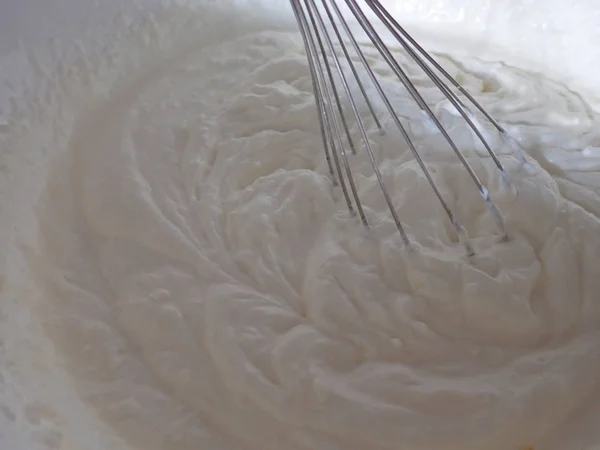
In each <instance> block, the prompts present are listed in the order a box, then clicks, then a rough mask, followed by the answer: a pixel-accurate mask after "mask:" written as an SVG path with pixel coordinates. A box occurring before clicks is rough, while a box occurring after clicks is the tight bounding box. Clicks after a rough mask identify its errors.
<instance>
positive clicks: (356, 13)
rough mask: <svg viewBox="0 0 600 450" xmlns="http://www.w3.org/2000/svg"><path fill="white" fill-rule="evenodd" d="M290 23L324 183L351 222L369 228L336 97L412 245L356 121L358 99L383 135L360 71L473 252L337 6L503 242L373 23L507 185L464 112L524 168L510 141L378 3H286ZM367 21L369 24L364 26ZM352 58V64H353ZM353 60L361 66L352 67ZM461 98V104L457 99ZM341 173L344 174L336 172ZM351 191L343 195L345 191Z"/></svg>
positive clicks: (500, 221)
mask: <svg viewBox="0 0 600 450" xmlns="http://www.w3.org/2000/svg"><path fill="white" fill-rule="evenodd" d="M290 4H291V6H292V8H293V11H294V14H295V16H296V21H297V23H298V27H299V30H300V34H301V35H302V39H303V41H304V46H305V49H306V55H307V59H308V65H309V68H310V75H311V79H312V83H313V90H314V94H315V101H316V104H317V112H318V117H319V123H320V126H321V135H322V140H323V147H324V149H325V158H326V160H327V164H328V168H329V172H330V176H331V178H332V180H333V183H334V184H335V185H338V184H339V185H340V187H341V190H342V192H343V195H344V199H345V201H346V204H347V206H348V210H349V211H350V214H351V215H355V214H356V213H358V215H359V217H360V220H361V221H362V223H363V224H364V225H365V226H368V220H367V217H366V214H365V211H364V208H363V205H362V202H361V199H360V197H359V195H358V190H357V187H356V182H355V179H354V176H353V173H352V169H351V166H350V162H349V156H348V152H347V150H350V153H352V154H356V153H357V145H356V143H355V141H354V139H353V137H352V135H351V132H350V125H349V117H348V116H350V114H348V112H347V111H346V110H345V108H344V103H343V100H342V98H343V97H342V95H343V96H344V97H345V99H346V100H347V102H348V104H349V106H350V112H351V116H353V118H354V120H355V122H356V124H357V126H358V131H359V134H360V137H361V140H362V142H363V145H364V148H365V150H366V152H367V155H368V157H369V160H370V163H371V165H372V167H373V171H374V173H375V176H376V177H377V181H378V183H379V186H380V187H381V191H382V193H383V196H384V198H385V202H386V203H387V206H388V208H389V210H390V213H391V216H392V218H393V220H394V222H395V224H396V227H397V229H398V232H399V233H400V236H401V237H402V240H403V242H404V244H405V245H406V246H407V247H409V248H411V241H410V239H409V237H408V235H407V233H406V230H405V228H404V226H403V225H402V221H401V219H400V217H399V215H398V212H397V210H396V208H395V207H394V204H393V202H392V196H391V195H390V192H389V190H388V188H387V187H386V184H385V182H384V180H383V176H382V174H381V171H380V169H379V166H378V163H377V160H376V157H375V152H374V150H373V146H372V143H371V141H370V138H369V136H368V133H367V127H366V125H365V120H364V119H363V118H362V117H361V114H360V113H359V107H358V99H357V96H360V97H362V99H363V100H364V102H365V103H366V106H367V108H368V110H369V113H370V116H371V117H372V119H373V121H374V123H375V125H376V127H377V128H378V129H379V131H380V132H381V133H382V134H383V133H384V129H383V127H382V125H381V122H380V120H379V118H378V117H377V114H376V111H375V108H374V106H373V102H372V99H371V98H369V94H368V92H367V89H366V87H365V85H364V84H363V81H362V80H361V77H360V76H359V69H358V68H357V66H362V70H364V72H365V73H366V75H367V77H368V79H369V81H370V83H371V84H372V85H373V87H374V88H375V90H376V92H377V95H378V96H379V97H380V100H381V101H382V103H383V105H384V106H385V109H386V110H387V112H388V113H389V114H390V117H391V118H392V121H393V123H394V125H395V126H396V127H397V128H398V130H399V131H400V133H401V135H402V137H403V139H404V140H405V141H406V144H407V145H408V147H409V149H410V151H411V153H412V155H413V157H414V158H415V160H416V162H417V163H418V165H419V167H420V168H421V170H422V171H423V173H424V174H425V177H426V179H427V181H428V183H429V184H430V186H431V188H432V190H433V193H434V194H435V196H436V197H437V199H438V200H439V202H440V204H441V206H442V207H443V209H444V211H445V213H446V215H447V216H448V218H449V220H450V222H451V223H452V225H453V226H454V228H455V230H456V232H457V235H458V237H459V240H460V241H461V242H462V243H463V245H464V246H465V250H466V252H467V255H468V256H473V255H474V254H475V251H474V249H473V246H472V245H471V243H470V242H469V240H468V238H467V233H466V230H465V228H464V227H463V226H462V224H461V222H460V221H459V219H458V217H457V216H456V214H455V213H454V212H453V211H452V209H451V208H450V206H449V204H448V202H447V201H446V200H445V199H444V196H443V195H442V192H441V190H440V188H439V187H438V185H437V184H436V182H435V180H434V178H433V176H432V173H431V171H430V170H429V169H428V167H427V165H426V164H425V162H424V160H423V158H422V157H421V155H420V154H419V151H418V150H417V147H416V145H415V144H414V142H413V140H412V138H411V137H410V135H409V133H408V131H407V129H406V127H405V126H404V125H403V124H402V122H401V120H400V116H399V114H398V113H397V112H396V110H395V109H394V106H393V104H392V102H391V100H390V98H389V96H388V95H387V94H386V92H385V90H384V89H383V87H382V85H381V83H380V81H379V80H378V77H377V75H376V73H375V71H374V70H373V68H372V67H371V64H370V63H369V61H368V59H367V57H366V56H365V53H364V52H363V50H362V48H361V43H360V42H359V40H358V39H357V38H356V36H355V34H354V32H353V31H352V27H351V26H350V23H349V21H348V18H347V17H346V16H345V15H344V13H343V11H342V9H341V8H340V5H343V6H346V7H347V9H348V10H349V11H350V13H351V17H353V18H354V19H355V20H356V22H357V23H358V24H359V25H360V27H361V28H362V30H363V31H364V33H365V35H366V36H367V38H368V39H369V41H370V42H371V44H372V45H373V47H374V48H375V49H376V50H377V51H378V53H379V54H380V55H381V57H382V58H383V60H384V61H385V62H386V63H387V64H388V66H389V68H390V69H391V70H392V72H393V73H394V74H395V76H396V77H397V78H398V79H399V80H400V82H401V83H402V85H403V86H404V87H405V88H406V90H407V92H408V93H409V95H410V97H411V98H412V99H413V100H414V101H415V102H416V103H417V105H418V106H419V107H420V109H421V110H422V112H423V113H424V114H425V116H426V117H427V118H428V119H429V121H430V122H431V123H432V124H433V126H434V127H435V128H436V129H437V131H439V133H440V134H441V135H442V136H443V138H444V140H445V141H446V142H447V143H448V145H449V146H450V148H451V149H452V151H453V152H454V153H455V155H456V157H457V158H458V160H459V161H460V163H461V164H462V166H463V167H464V168H465V171H466V173H467V175H468V176H469V178H470V179H471V180H472V182H473V184H474V186H475V188H476V189H477V190H478V191H479V193H480V195H481V197H482V199H483V201H484V202H485V204H486V205H487V208H488V209H489V211H490V213H491V215H492V217H493V218H494V221H495V224H496V227H497V229H498V232H499V235H500V240H502V241H505V240H508V233H507V230H506V226H505V223H504V218H503V216H502V213H501V212H500V210H499V208H498V207H497V206H496V204H495V203H494V202H493V200H492V199H491V197H490V194H489V192H488V190H487V188H486V187H485V186H484V184H483V183H482V182H481V180H480V179H479V177H478V176H477V174H476V173H475V171H474V170H473V167H472V166H471V165H470V163H469V161H468V160H467V158H466V157H465V156H464V154H463V152H462V151H461V150H460V148H459V146H458V145H457V144H456V143H455V142H454V140H453V139H452V138H451V137H450V134H449V133H448V131H447V130H446V128H445V127H444V126H443V125H442V123H441V122H440V120H439V119H438V117H437V116H436V115H435V114H434V112H433V111H432V109H431V107H430V106H429V105H428V104H427V102H426V101H425V99H424V98H423V96H422V95H421V94H420V93H419V90H418V89H417V87H416V86H415V84H414V83H413V82H412V81H411V80H410V78H409V76H408V74H407V72H406V71H405V70H404V69H403V68H402V66H401V65H400V63H399V62H398V61H397V59H396V58H395V57H394V54H393V53H392V51H391V50H390V48H389V47H388V45H387V44H386V43H385V42H384V40H383V39H382V37H381V36H380V34H379V33H378V32H377V28H376V26H377V25H378V24H376V23H374V19H375V20H377V21H379V22H380V23H381V24H383V25H384V27H385V29H387V30H388V32H389V33H390V34H391V36H393V38H394V39H395V40H396V41H397V42H398V43H399V44H400V46H401V47H402V48H403V49H404V51H405V52H406V54H407V55H408V56H409V57H410V58H411V59H412V60H414V61H415V63H416V64H417V65H418V66H419V67H420V68H421V69H422V70H423V72H424V73H425V74H426V75H427V77H428V78H429V79H430V80H431V81H432V82H433V84H434V86H435V87H436V88H437V89H439V91H440V92H441V93H442V94H443V95H444V96H445V97H446V98H447V99H448V101H449V102H450V104H451V105H452V106H453V107H454V108H455V109H456V111H458V113H459V115H460V116H461V117H462V119H464V121H465V123H466V124H467V125H468V127H469V128H470V129H471V130H472V132H473V134H474V135H475V136H476V138H477V139H478V140H479V141H480V142H481V144H482V145H483V147H484V148H485V150H486V152H487V153H488V154H489V156H490V157H491V159H492V161H493V163H494V165H495V167H496V168H497V170H499V171H500V174H501V176H502V179H503V181H504V182H505V183H506V184H507V185H509V184H510V181H509V178H508V175H507V172H506V170H505V168H504V166H503V165H502V162H501V161H500V159H499V158H498V156H497V154H496V152H495V151H494V149H493V148H492V146H491V144H490V143H489V142H488V140H487V139H486V137H485V131H484V128H483V126H482V125H481V122H480V121H479V119H478V117H477V115H476V113H475V112H474V111H473V110H472V109H470V108H469V106H467V104H470V105H471V106H472V107H474V108H475V110H476V111H477V112H478V113H479V114H481V115H482V116H483V118H485V120H487V121H488V122H489V123H490V124H491V125H492V126H493V128H495V129H496V131H497V132H498V133H499V134H500V137H501V139H502V142H503V143H505V144H507V145H508V146H509V147H510V148H511V149H512V151H513V153H514V155H515V156H516V157H517V159H519V160H520V161H521V162H522V163H523V164H526V163H527V161H526V159H525V156H524V152H523V151H522V150H521V148H520V146H519V144H518V143H517V142H516V141H515V140H514V139H513V138H512V137H511V136H510V135H509V134H508V132H507V131H506V130H505V129H504V128H503V127H502V126H501V125H500V124H499V123H498V122H497V121H496V120H495V119H494V118H493V117H492V116H491V115H490V114H489V113H488V112H487V111H486V110H485V109H484V108H483V107H482V106H481V104H480V103H478V102H477V101H476V100H475V98H474V97H473V96H472V95H471V94H470V93H469V92H468V91H467V90H466V89H465V88H464V87H462V86H461V85H460V84H459V83H458V82H457V81H456V80H455V79H454V78H453V77H452V76H451V75H450V74H449V73H448V72H447V71H446V70H445V69H444V68H443V67H442V66H441V65H440V64H439V63H438V62H436V61H435V59H434V58H433V57H432V56H431V55H430V54H429V53H427V51H425V49H424V48H423V47H422V46H421V45H419V43H418V42H417V41H416V40H415V39H414V38H413V37H412V36H411V35H410V34H409V33H408V32H407V31H406V30H405V29H404V28H403V27H402V26H401V25H400V24H399V23H398V22H397V21H396V19H395V18H394V17H393V16H392V14H391V13H390V12H389V11H388V10H386V8H385V7H384V6H383V5H382V4H381V2H380V1H379V0H361V1H359V0H290ZM369 15H370V16H371V17H372V18H369ZM353 55H354V58H353ZM356 59H358V62H359V64H357V63H356V62H355V60H356ZM352 83H355V84H356V85H357V86H358V91H356V90H353V89H352V88H351V86H352ZM459 94H460V95H462V96H463V98H461V97H460V95H459ZM342 166H343V167H342ZM348 187H349V189H348Z"/></svg>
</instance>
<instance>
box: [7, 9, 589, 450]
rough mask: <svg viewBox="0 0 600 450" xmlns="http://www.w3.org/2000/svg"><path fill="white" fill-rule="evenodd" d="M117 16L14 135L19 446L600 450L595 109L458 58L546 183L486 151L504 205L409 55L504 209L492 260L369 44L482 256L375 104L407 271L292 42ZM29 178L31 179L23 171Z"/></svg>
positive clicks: (458, 66)
mask: <svg viewBox="0 0 600 450" xmlns="http://www.w3.org/2000/svg"><path fill="white" fill-rule="evenodd" d="M256 14H257V16H260V11H257V12H256ZM124 22H125V25H126V27H124V29H127V30H128V31H127V33H126V34H124V35H123V37H122V38H120V41H119V46H118V47H115V48H112V47H109V48H104V49H103V50H102V52H101V53H100V56H97V57H92V56H90V55H87V54H83V53H82V54H79V55H76V56H75V57H74V59H72V60H71V61H74V62H72V63H70V64H69V65H68V66H64V67H62V72H61V68H58V69H57V71H56V72H55V71H51V72H48V70H49V69H45V68H44V67H41V68H40V69H39V71H38V73H37V76H38V79H39V80H40V85H41V86H43V88H41V89H40V92H38V93H37V95H36V94H34V93H29V94H26V95H29V97H27V99H28V101H29V103H24V104H23V105H24V106H23V105H21V106H19V105H18V104H16V103H15V104H14V108H13V110H12V112H11V115H10V117H9V120H8V121H7V123H6V124H5V125H1V124H0V143H1V144H2V151H3V155H2V161H3V166H2V167H3V168H4V174H5V176H6V180H4V181H3V185H2V186H4V187H3V189H5V190H7V189H11V190H12V191H11V192H12V193H13V194H12V200H11V201H8V200H7V201H4V199H5V198H8V197H2V198H3V203H2V204H1V205H0V214H1V215H2V216H3V217H5V218H6V217H14V218H17V217H19V218H20V221H18V222H17V221H13V222H12V227H11V228H10V229H9V228H5V229H4V230H6V231H3V233H4V234H3V236H2V237H3V242H5V243H6V248H7V251H6V256H5V255H3V263H4V265H3V267H4V269H3V273H2V274H3V277H2V280H0V282H1V283H2V284H1V285H0V288H3V290H2V291H0V296H1V299H2V304H3V306H2V312H3V316H2V319H1V320H2V342H3V343H4V344H3V347H2V360H3V361H4V362H5V364H4V367H3V368H2V369H1V372H0V373H1V375H2V377H3V380H4V384H5V385H6V386H7V387H8V389H7V390H6V391H5V393H0V396H1V397H0V401H1V404H0V417H1V418H2V420H3V421H4V422H0V423H6V424H9V425H10V429H11V430H14V432H13V431H11V432H10V433H8V432H7V435H6V436H7V437H6V439H7V442H9V441H8V439H15V441H14V442H13V441H11V442H12V444H11V445H12V447H10V448H15V449H20V448H23V449H24V448H28V449H29V448H31V449H33V448H36V447H35V446H38V447H39V448H50V449H95V448H98V449H109V448H110V449H144V450H163V449H165V450H166V449H169V450H187V449H190V450H191V449H206V450H220V449H227V450H254V449H257V450H264V449H274V450H279V449H282V450H283V449H285V450H309V449H310V450H312V449H314V450H334V449H335V450H338V449H339V450H342V449H343V450H363V449H365V450H388V449H389V450H392V449H393V450H415V449H419V450H458V449H461V450H512V449H515V450H517V449H521V448H529V447H528V446H535V447H536V448H540V449H550V448H556V449H557V450H563V449H565V450H566V449H569V450H571V449H581V450H591V449H592V448H593V447H594V445H595V444H598V443H600V432H598V431H597V430H596V429H594V427H593V426H589V423H594V420H597V418H596V419H594V417H595V416H593V414H594V412H593V411H592V409H593V408H594V404H595V402H597V401H596V400H593V399H594V396H595V395H597V394H596V393H597V392H598V388H599V381H598V380H600V239H599V238H598V236H600V176H599V172H598V170H599V169H600V136H598V133H597V131H595V130H597V128H598V125H599V123H598V116H597V114H596V113H595V112H594V110H593V108H592V107H590V106H589V104H588V103H587V102H586V101H585V100H584V98H583V97H582V96H580V95H579V94H578V93H576V92H574V91H572V90H570V89H569V88H567V87H565V86H564V85H563V84H561V83H559V82H555V81H551V79H549V78H545V77H542V76H540V75H539V74H536V73H534V72H530V71H527V70H523V69H518V68H516V67H512V66H511V65H510V64H508V63H503V62H492V61H490V60H489V59H486V60H484V59H479V58H474V57H470V58H465V57H464V56H460V55H459V54H457V53H453V52H452V46H449V47H448V48H446V49H444V48H442V47H441V46H439V41H438V56H439V60H440V61H441V62H442V63H443V65H444V66H445V67H446V68H447V69H448V70H449V71H450V72H451V73H452V74H453V75H455V76H456V77H457V78H458V79H459V81H460V82H461V83H463V84H464V85H465V86H466V87H467V88H468V89H469V90H470V91H471V92H472V93H473V94H474V95H475V96H476V97H477V99H478V100H479V101H481V103H482V104H483V105H484V106H485V107H486V108H487V109H488V111H489V112H490V113H492V115H494V116H495V117H496V118H497V119H498V120H500V121H501V122H502V123H503V124H506V127H507V128H508V129H509V131H510V132H511V133H512V134H513V136H515V137H516V138H517V139H518V140H519V141H520V142H521V144H522V146H523V147H524V148H525V149H526V150H527V151H528V152H529V153H530V155H531V156H532V164H531V167H530V168H529V169H527V170H526V169H525V168H523V167H521V166H520V165H519V164H518V162H517V161H516V159H515V158H514V157H513V155H512V153H511V151H510V148H509V147H508V146H507V145H506V143H504V142H502V141H501V140H500V139H499V138H494V139H492V144H493V146H494V148H495V149H496V150H498V152H499V154H501V160H502V162H503V164H505V165H506V167H507V168H508V169H509V173H510V177H511V180H512V183H513V188H514V189H513V190H506V189H505V188H503V185H502V183H501V181H500V177H499V175H498V173H497V172H496V171H495V170H494V166H493V164H492V163H491V161H490V160H489V157H486V156H485V153H484V151H483V149H482V148H480V147H481V145H478V144H477V143H476V141H475V140H474V138H473V136H472V134H471V132H470V131H469V130H468V128H467V126H466V125H465V124H464V122H463V121H462V120H460V118H457V117H456V116H455V114H453V113H452V111H451V109H450V108H448V105H447V101H444V97H443V96H442V95H441V94H440V93H439V91H437V90H436V89H435V88H434V87H433V85H432V84H431V83H430V82H429V81H428V80H427V79H426V77H425V76H424V75H422V74H420V73H419V71H418V68H417V67H416V65H415V64H414V63H411V62H410V61H409V60H408V59H407V57H406V56H405V55H404V54H403V53H402V52H401V51H399V50H398V51H397V56H398V58H399V60H400V61H402V62H403V64H406V67H407V68H408V71H409V73H411V74H414V80H415V81H416V82H417V84H418V85H419V88H420V90H421V92H423V93H424V94H425V96H426V98H427V100H428V102H429V103H430V104H431V105H432V106H433V107H434V108H435V110H436V111H438V112H439V115H440V117H441V119H442V121H443V123H444V124H445V125H447V126H448V129H449V130H450V131H451V133H452V136H453V137H455V139H456V141H457V143H459V144H460V146H461V148H462V149H464V150H465V153H466V154H467V155H468V157H469V161H470V162H472V164H473V165H474V167H475V169H476V171H477V173H478V174H479V175H480V176H481V178H482V179H483V180H484V182H485V183H486V185H487V186H488V188H489V189H490V192H491V194H492V198H493V199H494V200H495V201H496V203H497V204H498V206H499V207H500V209H501V210H502V212H503V215H504V217H505V219H506V222H507V226H508V230H509V233H510V236H511V240H510V242H508V243H499V242H498V240H497V236H496V235H495V229H494V222H493V220H492V219H491V217H490V215H489V212H488V210H487V209H486V207H485V203H484V202H483V201H482V200H481V198H480V196H479V194H478V192H477V190H476V189H475V187H474V186H473V184H472V181H471V180H470V179H469V178H468V176H467V174H466V172H465V170H464V168H463V167H462V166H460V164H459V163H458V161H457V159H456V157H455V156H454V154H453V153H452V151H451V149H449V147H448V146H447V145H446V144H445V143H444V141H443V139H442V138H441V137H440V136H439V135H438V134H437V133H436V132H435V131H434V130H433V129H432V128H431V127H430V126H429V124H428V123H427V122H426V121H425V120H424V119H423V117H422V115H421V113H420V111H419V109H418V108H417V107H416V105H415V104H414V102H412V101H410V100H409V97H408V94H407V93H406V92H405V91H404V89H403V88H402V85H401V84H400V82H399V81H397V80H396V79H395V78H394V77H393V76H392V73H391V72H390V70H389V69H388V68H387V67H386V65H385V63H384V62H383V61H381V60H379V59H378V57H377V54H376V52H375V51H374V50H373V49H369V50H368V52H369V56H370V58H372V60H373V61H374V65H375V67H376V70H377V72H378V74H379V75H380V76H381V79H382V82H383V85H384V87H385V89H386V90H387V91H388V92H389V93H390V95H391V97H392V99H393V102H394V104H395V105H398V110H399V112H400V113H401V115H402V117H403V120H404V121H405V123H407V124H409V125H408V126H409V128H410V131H411V134H412V136H414V138H415V141H416V143H417V144H418V146H419V148H420V149H421V151H422V152H423V155H424V157H425V160H426V161H427V163H428V165H429V166H430V167H431V168H432V169H433V171H434V172H435V174H434V176H435V179H436V182H437V183H438V184H439V186H440V187H441V189H442V192H443V194H444V195H445V196H446V198H447V199H448V201H449V203H450V206H451V208H452V209H453V210H454V211H455V212H456V213H457V215H458V216H459V217H460V219H461V221H462V223H463V224H464V225H465V227H466V228H467V230H468V232H469V236H470V238H471V240H472V243H473V245H474V247H475V249H476V252H477V256H476V258H475V260H474V261H471V262H469V261H468V260H467V259H466V258H465V256H464V248H463V247H462V246H461V245H460V243H458V241H457V238H456V235H455V234H454V232H453V228H452V226H451V224H449V223H448V220H447V217H446V216H445V214H444V211H443V209H442V208H441V207H440V205H439V204H438V203H437V202H436V200H435V198H434V196H433V194H432V192H431V189H430V187H429V185H428V184H427V181H426V180H425V178H424V176H423V174H422V173H421V172H420V169H419V168H418V166H417V165H416V163H415V162H414V160H413V159H412V157H411V155H410V152H409V150H408V147H407V146H406V145H405V144H404V143H403V142H402V140H401V137H399V133H397V132H395V131H394V127H393V123H392V121H391V118H389V117H388V115H387V114H386V111H385V108H384V106H383V105H376V106H377V108H378V112H379V113H380V117H381V119H382V120H383V122H384V125H385V127H386V129H387V130H388V133H387V135H386V136H383V137H382V136H379V135H378V133H377V132H376V130H375V129H374V126H373V124H372V123H370V122H367V123H368V125H369V131H370V133H371V137H372V139H373V142H374V147H375V150H376V153H377V157H378V159H379V161H380V167H381V170H382V173H383V176H384V180H385V182H386V184H387V186H388V188H389V190H390V192H391V194H392V198H393V202H394V204H395V205H396V208H397V210H398V213H399V216H400V218H401V220H402V222H403V224H404V225H405V227H406V230H407V232H408V235H409V237H410V239H411V240H412V241H413V242H414V243H415V246H416V248H417V250H416V251H415V252H407V251H406V250H405V249H404V248H403V245H402V240H401V238H400V236H399V235H398V232H397V230H396V228H395V226H394V223H393V221H392V220H391V217H390V216H389V211H388V210H387V206H386V204H385V201H384V199H383V196H382V194H381V191H380V189H379V187H378V184H377V181H376V178H375V177H374V175H373V173H372V169H371V168H370V163H369V161H368V158H367V157H366V155H365V152H364V151H360V152H359V153H360V154H359V155H357V156H356V157H353V158H352V160H351V164H352V167H353V169H354V173H355V174H356V182H357V186H358V190H359V193H360V195H361V198H362V200H363V202H364V206H365V209H366V212H367V215H368V217H369V219H370V221H371V224H372V228H371V230H370V231H369V232H367V231H366V230H365V229H364V228H363V227H361V225H360V223H359V222H358V220H356V219H353V218H350V217H348V213H347V209H346V205H345V202H344V199H343V197H342V196H341V193H340V192H339V191H338V188H335V187H333V186H332V184H331V182H330V180H329V179H328V176H327V165H326V162H325V158H324V155H323V151H322V144H321V139H320V134H319V127H318V122H317V116H316V110H315V106H314V99H313V97H312V91H311V81H310V77H309V71H308V66H307V62H306V59H305V55H304V49H303V47H302V40H301V38H300V36H299V34H298V33H297V32H296V29H295V28H294V25H293V24H289V26H288V22H285V21H283V22H281V21H280V22H278V25H277V26H276V25H275V24H273V23H271V22H265V21H264V20H258V19H256V18H255V17H254V16H253V15H250V13H248V16H246V18H245V19H244V20H242V19H240V18H236V17H232V15H231V14H229V15H228V18H227V19H226V18H225V17H224V16H222V15H220V13H219V11H218V10H215V9H210V8H208V7H206V6H205V7H202V8H200V9H199V11H197V12H192V11H190V10H189V9H187V8H185V7H181V8H177V7H174V6H173V7H170V8H168V9H167V10H166V11H165V12H164V13H161V14H159V15H158V16H156V17H154V18H153V19H152V20H151V21H149V22H148V23H146V22H144V23H140V24H133V25H132V24H130V23H128V22H127V21H124ZM231 30H235V31H234V32H232V31H231ZM200 37H202V39H201V40H200ZM463 48H464V47H463ZM499 52H500V51H499ZM375 97H376V95H375V93H373V98H375ZM365 116H366V114H365ZM23 165H28V166H29V167H33V169H31V171H30V173H32V176H33V178H29V179H25V178H23V179H16V178H15V177H14V176H11V174H13V173H18V172H17V169H18V168H19V167H20V166H23ZM6 186H7V187H6ZM32 207H33V208H32ZM6 220H8V219H6ZM6 223H11V222H8V221H7V222H6ZM3 245H4V244H3ZM0 380H1V379H0ZM589 399H592V400H593V401H592V402H591V403H592V405H591V406H589V405H586V403H587V402H588V400H589ZM597 403H598V404H599V405H600V402H597ZM581 408H588V409H587V410H586V409H581ZM589 408H592V409H589ZM590 418H591V419H590ZM590 420H591V422H590ZM586 424H587V425H586ZM6 429H9V427H7V428H6ZM11 433H12V434H11ZM25 436H28V437H25ZM557 436H560V438H558V437H557ZM30 438H31V440H32V441H31V443H28V444H23V443H24V442H26V441H25V439H30ZM7 448H8V447H7Z"/></svg>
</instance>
